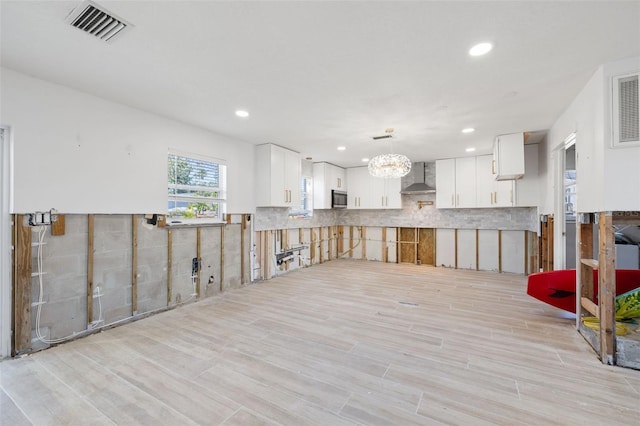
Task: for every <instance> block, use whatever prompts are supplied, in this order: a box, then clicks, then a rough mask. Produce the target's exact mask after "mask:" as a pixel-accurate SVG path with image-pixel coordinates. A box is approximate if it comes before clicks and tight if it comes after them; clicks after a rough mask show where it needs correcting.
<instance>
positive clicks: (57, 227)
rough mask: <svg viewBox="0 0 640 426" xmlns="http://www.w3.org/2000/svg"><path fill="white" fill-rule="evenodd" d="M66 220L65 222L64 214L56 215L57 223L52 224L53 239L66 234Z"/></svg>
mask: <svg viewBox="0 0 640 426" xmlns="http://www.w3.org/2000/svg"><path fill="white" fill-rule="evenodd" d="M64 222H65V220H64V215H63V214H57V215H56V221H55V222H51V236H52V237H59V236H61V235H64V232H65V223H64Z"/></svg>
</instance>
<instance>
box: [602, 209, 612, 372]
mask: <svg viewBox="0 0 640 426" xmlns="http://www.w3.org/2000/svg"><path fill="white" fill-rule="evenodd" d="M598 226H599V235H598V239H599V244H600V249H599V255H598V259H599V263H600V264H599V269H598V293H599V295H598V304H599V306H600V359H601V360H602V363H603V364H609V365H615V361H616V360H615V356H616V335H615V331H616V316H615V299H616V271H615V259H616V250H615V230H614V228H613V219H612V215H611V212H600V217H599V220H598Z"/></svg>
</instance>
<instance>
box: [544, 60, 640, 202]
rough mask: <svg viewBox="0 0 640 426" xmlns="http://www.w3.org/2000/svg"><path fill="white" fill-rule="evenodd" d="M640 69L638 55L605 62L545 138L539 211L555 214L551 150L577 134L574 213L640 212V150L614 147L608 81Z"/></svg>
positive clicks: (552, 151) (553, 159)
mask: <svg viewBox="0 0 640 426" xmlns="http://www.w3.org/2000/svg"><path fill="white" fill-rule="evenodd" d="M638 71H640V57H634V58H628V59H624V60H620V61H616V62H611V63H607V64H604V65H602V66H600V67H599V68H598V70H597V71H596V72H595V73H594V75H593V77H592V78H591V79H590V80H589V82H588V83H587V85H586V86H585V87H584V88H583V89H582V90H581V92H580V93H579V94H578V95H577V96H576V98H575V99H574V100H573V102H572V103H571V104H570V105H569V107H568V108H567V109H566V111H565V112H564V113H563V114H562V115H561V116H560V117H559V118H558V120H556V122H555V123H554V125H553V127H552V128H551V130H550V131H549V134H548V136H547V152H546V156H547V157H546V159H545V160H546V164H547V165H548V167H547V170H546V189H547V190H546V191H544V192H543V193H545V198H544V199H543V205H542V207H541V213H553V210H554V209H553V203H554V169H553V168H554V165H555V157H554V154H555V151H554V149H555V148H556V147H557V146H558V145H559V144H561V143H562V141H563V140H564V139H565V138H566V137H567V136H568V135H569V134H571V133H572V132H576V135H577V137H576V161H577V169H576V170H577V178H578V184H577V210H578V211H579V212H598V211H615V210H621V211H625V210H640V147H638V146H635V147H628V148H616V149H614V148H612V147H611V146H612V144H611V141H612V131H611V104H610V102H611V81H612V77H613V76H616V75H621V74H628V73H632V72H638Z"/></svg>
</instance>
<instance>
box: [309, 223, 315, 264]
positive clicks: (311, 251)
mask: <svg viewBox="0 0 640 426" xmlns="http://www.w3.org/2000/svg"><path fill="white" fill-rule="evenodd" d="M309 241H310V242H309V257H310V258H311V259H310V260H309V265H313V262H314V261H315V259H316V233H315V231H314V230H313V228H309Z"/></svg>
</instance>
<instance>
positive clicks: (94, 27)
mask: <svg viewBox="0 0 640 426" xmlns="http://www.w3.org/2000/svg"><path fill="white" fill-rule="evenodd" d="M68 21H69V23H70V24H71V26H73V27H76V28H78V29H79V30H82V31H84V32H85V33H88V34H91V35H93V36H95V37H98V38H99V39H101V40H104V41H109V40H111V39H112V38H113V37H115V36H116V35H117V34H119V33H121V32H122V31H123V30H124V29H125V28H127V27H128V26H129V24H128V23H127V22H125V21H123V20H122V19H120V18H117V17H116V16H114V15H113V14H112V13H110V12H106V11H105V10H103V9H100V8H99V7H98V5H96V4H95V3H93V2H90V1H85V2H83V3H82V4H81V5H80V6H79V7H77V8H76V9H75V10H74V11H73V13H72V14H71V15H70V16H69V19H68Z"/></svg>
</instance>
